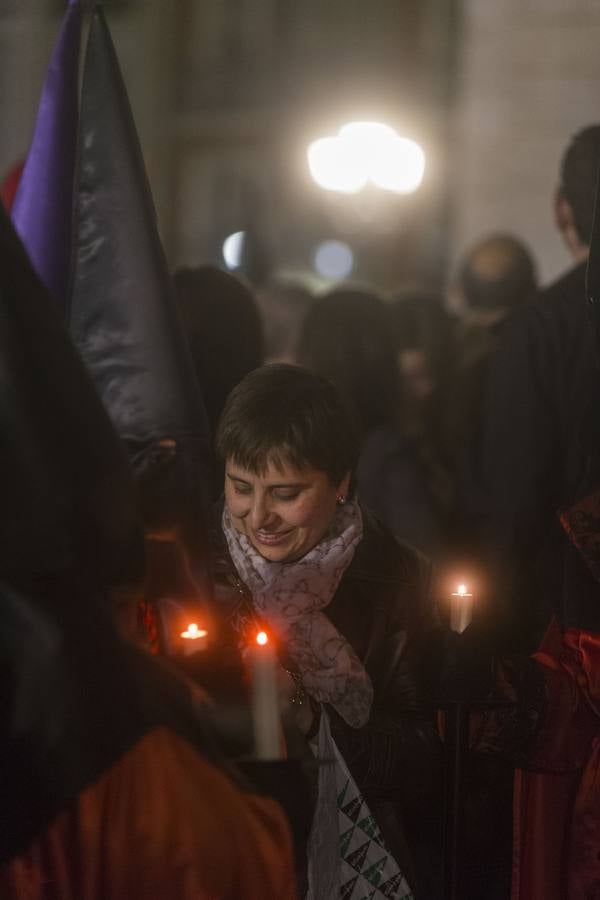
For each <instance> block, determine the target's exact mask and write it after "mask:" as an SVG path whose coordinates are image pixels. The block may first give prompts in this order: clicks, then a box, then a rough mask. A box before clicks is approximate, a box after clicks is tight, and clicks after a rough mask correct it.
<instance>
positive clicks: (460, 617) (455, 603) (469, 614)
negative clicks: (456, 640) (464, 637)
mask: <svg viewBox="0 0 600 900" xmlns="http://www.w3.org/2000/svg"><path fill="white" fill-rule="evenodd" d="M472 618H473V594H471V593H470V592H469V591H468V590H467V585H466V584H459V585H458V586H457V588H456V590H455V591H454V592H453V594H452V596H451V598H450V628H451V629H452V631H457V632H458V633H459V634H462V632H463V631H464V630H465V628H466V627H467V626H468V625H470V624H471V619H472Z"/></svg>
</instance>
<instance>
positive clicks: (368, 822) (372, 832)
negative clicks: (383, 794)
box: [357, 816, 379, 838]
mask: <svg viewBox="0 0 600 900" xmlns="http://www.w3.org/2000/svg"><path fill="white" fill-rule="evenodd" d="M357 828H362V830H363V831H364V832H365V834H368V835H369V837H370V838H374V837H376V836H377V835H378V834H379V826H378V824H377V822H376V821H375V819H374V818H373V816H367V817H366V819H362V820H361V821H360V822H357Z"/></svg>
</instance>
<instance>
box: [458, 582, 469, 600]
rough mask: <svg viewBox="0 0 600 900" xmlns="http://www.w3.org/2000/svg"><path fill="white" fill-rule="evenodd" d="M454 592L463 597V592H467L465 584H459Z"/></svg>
mask: <svg viewBox="0 0 600 900" xmlns="http://www.w3.org/2000/svg"><path fill="white" fill-rule="evenodd" d="M456 593H457V594H459V595H460V596H461V597H464V596H465V594H466V593H467V586H466V584H459V586H458V588H457V589H456Z"/></svg>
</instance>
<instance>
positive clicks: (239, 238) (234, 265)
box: [223, 231, 246, 269]
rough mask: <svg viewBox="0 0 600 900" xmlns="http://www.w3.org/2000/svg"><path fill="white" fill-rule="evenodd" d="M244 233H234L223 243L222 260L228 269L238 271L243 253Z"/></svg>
mask: <svg viewBox="0 0 600 900" xmlns="http://www.w3.org/2000/svg"><path fill="white" fill-rule="evenodd" d="M245 237H246V232H245V231H234V233H233V234H230V235H229V237H226V238H225V240H224V241H223V259H224V260H225V265H226V266H227V268H228V269H239V267H240V266H241V264H242V253H243V252H244V238H245Z"/></svg>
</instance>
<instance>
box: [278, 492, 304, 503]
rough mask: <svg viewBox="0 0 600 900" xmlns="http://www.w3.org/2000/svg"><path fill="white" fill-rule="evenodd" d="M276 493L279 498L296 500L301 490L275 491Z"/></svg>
mask: <svg viewBox="0 0 600 900" xmlns="http://www.w3.org/2000/svg"><path fill="white" fill-rule="evenodd" d="M274 495H275V497H277V499H278V500H283V501H284V502H285V501H286V500H295V499H296V497H299V496H300V491H275V492H274Z"/></svg>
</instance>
